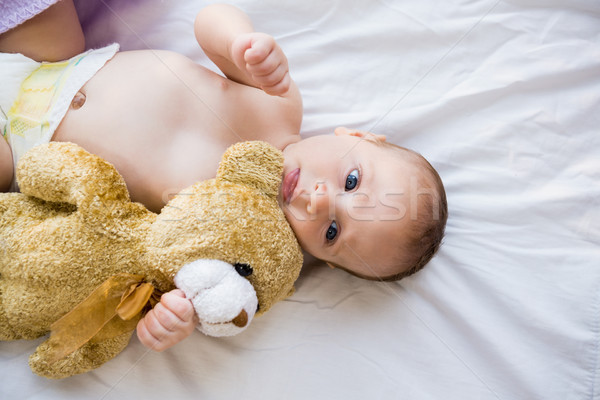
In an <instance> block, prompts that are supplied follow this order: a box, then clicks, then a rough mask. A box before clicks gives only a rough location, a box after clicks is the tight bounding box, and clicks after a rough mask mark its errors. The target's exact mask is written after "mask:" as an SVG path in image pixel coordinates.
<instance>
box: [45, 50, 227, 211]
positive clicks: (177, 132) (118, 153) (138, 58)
mask: <svg viewBox="0 0 600 400" xmlns="http://www.w3.org/2000/svg"><path fill="white" fill-rule="evenodd" d="M227 86H228V83H227V81H226V80H225V79H223V78H222V77H220V76H218V75H217V74H215V73H213V72H211V71H208V70H206V69H205V68H203V67H200V66H197V65H196V64H194V63H192V62H191V61H190V60H188V59H187V58H185V57H182V56H179V55H176V54H173V53H169V52H149V51H140V52H124V53H118V54H117V55H116V56H115V58H114V59H113V60H111V61H110V62H108V63H107V65H106V66H105V67H104V68H102V69H101V70H100V71H99V72H98V73H97V74H96V75H95V76H94V77H93V78H92V79H91V80H90V81H89V82H88V83H87V84H86V85H85V86H84V87H83V88H82V90H81V92H82V93H83V95H84V96H85V103H84V104H83V106H81V108H78V109H71V110H70V111H69V112H68V113H67V115H66V116H65V118H64V119H63V121H62V122H61V125H60V126H59V128H58V129H57V131H56V133H55V135H54V137H53V140H56V141H71V142H74V143H77V144H79V145H81V146H82V147H83V148H85V149H86V150H88V151H90V152H91V153H94V154H97V155H99V156H101V157H103V158H104V159H106V160H107V161H109V162H111V163H112V164H113V165H115V167H116V168H117V170H118V171H119V172H120V173H121V175H123V177H124V178H125V182H126V183H127V186H128V188H129V191H130V194H131V197H132V199H133V200H134V201H140V202H142V203H144V204H145V205H147V206H148V207H149V208H151V209H152V210H154V211H158V210H159V209H160V208H161V207H162V205H164V203H165V202H166V201H167V200H168V198H169V196H171V195H172V194H173V193H174V192H177V191H179V190H180V189H181V188H183V187H185V186H188V185H190V184H192V183H194V182H196V181H198V180H204V179H208V178H212V177H213V176H214V175H215V172H216V168H217V165H218V161H219V159H220V156H221V154H222V153H223V151H224V150H225V149H226V148H227V146H229V145H230V144H232V143H234V142H236V141H237V140H238V139H237V137H236V135H235V134H233V133H232V132H231V131H230V130H229V129H228V126H227V107H226V105H227V100H226V97H227V96H226V95H227V90H228V88H227Z"/></svg>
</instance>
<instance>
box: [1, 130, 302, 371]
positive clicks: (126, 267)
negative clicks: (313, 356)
mask: <svg viewBox="0 0 600 400" xmlns="http://www.w3.org/2000/svg"><path fill="white" fill-rule="evenodd" d="M282 171H283V156H282V154H281V152H280V151H279V150H277V149H275V148H273V147H272V146H270V145H269V144H267V143H264V142H242V143H238V144H235V145H233V146H232V147H230V148H229V149H228V150H227V151H226V152H225V154H224V155H223V157H222V159H221V162H220V164H219V169H218V171H217V176H216V178H214V179H210V180H207V181H202V182H198V183H196V184H194V185H192V186H190V187H189V188H186V189H184V190H182V191H181V192H179V193H178V194H177V195H176V196H174V197H173V198H172V199H171V200H170V201H169V202H168V203H167V204H166V205H165V207H164V208H163V209H162V210H161V212H160V213H159V214H155V213H152V212H150V211H148V210H147V209H146V208H145V207H144V206H143V205H141V204H139V203H135V202H132V201H130V198H129V193H128V191H127V187H126V185H125V182H124V180H123V178H122V177H121V176H120V175H119V173H118V172H117V171H116V170H115V168H114V167H113V166H112V165H111V164H109V163H108V162H106V161H104V160H102V159H101V158H99V157H97V156H95V155H92V154H90V153H88V152H86V151H85V150H84V149H82V148H81V147H79V146H77V145H75V144H72V143H59V142H50V143H48V144H45V145H40V146H37V147H35V148H33V149H31V150H30V151H29V152H28V153H26V154H25V155H24V156H23V157H22V159H21V160H20V161H19V164H18V167H17V180H18V183H19V186H20V190H21V193H4V194H1V195H0V340H16V339H34V338H37V337H40V336H43V335H46V334H48V332H50V331H51V332H52V333H51V335H50V337H49V338H48V339H47V340H45V341H44V342H42V343H41V344H40V345H39V346H38V347H37V349H36V351H35V352H34V353H33V354H32V355H31V356H30V358H29V364H30V367H31V369H32V370H33V371H34V372H35V373H37V374H38V375H42V376H45V377H48V378H64V377H68V376H71V375H75V374H79V373H83V372H86V371H89V370H91V369H94V368H97V367H99V366H100V365H102V364H103V363H105V362H106V361H108V360H110V359H112V358H113V357H115V356H116V355H117V354H119V353H120V352H121V351H122V350H123V349H124V348H125V346H126V345H127V344H128V342H129V340H130V338H131V336H132V333H133V332H134V330H135V326H136V324H137V321H138V320H139V319H140V318H141V317H142V316H143V314H144V312H145V311H147V310H148V309H149V307H151V306H152V304H155V303H156V301H157V297H158V296H159V295H160V293H162V292H167V291H170V290H172V289H175V288H176V287H177V288H180V289H182V290H183V291H184V293H185V295H186V297H187V298H189V299H190V300H191V301H192V303H193V305H194V309H195V311H196V314H197V315H198V318H199V321H200V322H199V325H198V329H199V330H201V331H202V332H204V333H205V334H207V335H211V336H229V335H235V334H237V333H239V332H241V331H243V330H244V329H246V328H247V327H248V325H249V324H250V322H251V321H252V319H253V317H254V316H255V315H259V314H262V313H264V312H266V311H267V310H269V308H270V307H271V306H272V305H273V304H274V303H276V302H277V301H279V300H282V299H285V298H286V297H288V296H289V295H291V294H292V293H293V290H294V286H293V285H294V282H295V280H296V279H297V277H298V275H299V272H300V269H301V267H302V252H301V249H300V247H299V245H298V242H297V240H296V238H295V236H294V233H293V231H292V230H291V228H290V226H289V225H288V223H287V221H286V219H285V216H284V215H283V212H282V211H281V208H280V207H279V204H278V200H277V196H278V192H279V186H280V183H281V175H282Z"/></svg>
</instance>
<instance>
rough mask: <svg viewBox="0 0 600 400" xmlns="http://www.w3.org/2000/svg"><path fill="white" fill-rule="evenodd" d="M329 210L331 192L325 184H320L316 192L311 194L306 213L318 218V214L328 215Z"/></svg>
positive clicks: (317, 185)
mask: <svg viewBox="0 0 600 400" xmlns="http://www.w3.org/2000/svg"><path fill="white" fill-rule="evenodd" d="M328 210H329V191H328V190H327V185H326V184H325V182H318V183H317V184H316V185H315V190H313V191H312V192H311V193H310V198H309V201H308V202H307V203H306V212H307V213H308V215H311V216H317V215H318V214H322V213H328Z"/></svg>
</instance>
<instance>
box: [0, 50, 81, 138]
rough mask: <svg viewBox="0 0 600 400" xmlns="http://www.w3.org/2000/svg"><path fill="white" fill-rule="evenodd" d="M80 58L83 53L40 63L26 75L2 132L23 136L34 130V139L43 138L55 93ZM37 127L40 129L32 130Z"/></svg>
mask: <svg viewBox="0 0 600 400" xmlns="http://www.w3.org/2000/svg"><path fill="white" fill-rule="evenodd" d="M83 57H85V55H81V56H79V57H75V58H73V59H70V60H67V61H61V62H55V63H42V64H41V65H40V66H39V67H38V68H37V69H36V70H35V71H33V72H32V73H31V74H30V75H29V76H28V77H27V78H25V80H24V81H23V83H22V84H21V88H20V90H19V94H18V96H17V98H16V100H15V102H14V103H13V105H12V107H11V108H10V110H9V111H8V115H7V117H8V124H7V125H8V132H3V134H4V136H7V133H8V135H18V136H21V137H23V138H25V136H29V135H31V134H33V133H37V135H35V136H37V138H40V137H42V135H43V134H44V133H45V132H46V131H47V130H48V128H49V127H50V122H49V119H50V118H49V116H50V112H51V111H52V108H53V107H54V104H55V102H56V99H58V98H59V96H58V95H59V94H60V92H61V90H62V88H63V87H64V85H65V82H67V79H68V77H69V75H70V74H71V72H72V71H73V67H74V66H75V65H77V64H78V63H79V61H80V60H81V59H82V58H83ZM38 126H39V130H38V129H35V128H37V127H38ZM38 135H39V136H38ZM37 138H36V139H37ZM32 139H33V138H32ZM34 140H35V139H34Z"/></svg>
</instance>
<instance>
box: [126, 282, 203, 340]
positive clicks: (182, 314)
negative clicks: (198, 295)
mask: <svg viewBox="0 0 600 400" xmlns="http://www.w3.org/2000/svg"><path fill="white" fill-rule="evenodd" d="M197 324H198V317H196V313H195V311H194V306H193V305H192V302H191V301H189V300H188V299H186V298H185V294H184V293H183V291H181V290H179V289H175V290H172V291H170V292H167V293H165V294H163V295H162V297H161V298H160V302H159V303H158V304H157V305H156V306H155V307H154V308H153V309H152V310H150V311H149V312H148V314H146V315H145V316H144V318H142V319H141V320H140V322H138V325H137V336H138V338H139V339H140V342H142V344H143V345H144V346H146V347H148V348H150V349H152V350H156V351H163V350H166V349H168V348H169V347H171V346H173V345H175V344H177V343H179V342H181V341H182V340H183V339H185V338H186V337H188V336H189V335H190V334H191V333H192V332H193V331H194V328H195V327H196V325H197Z"/></svg>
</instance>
